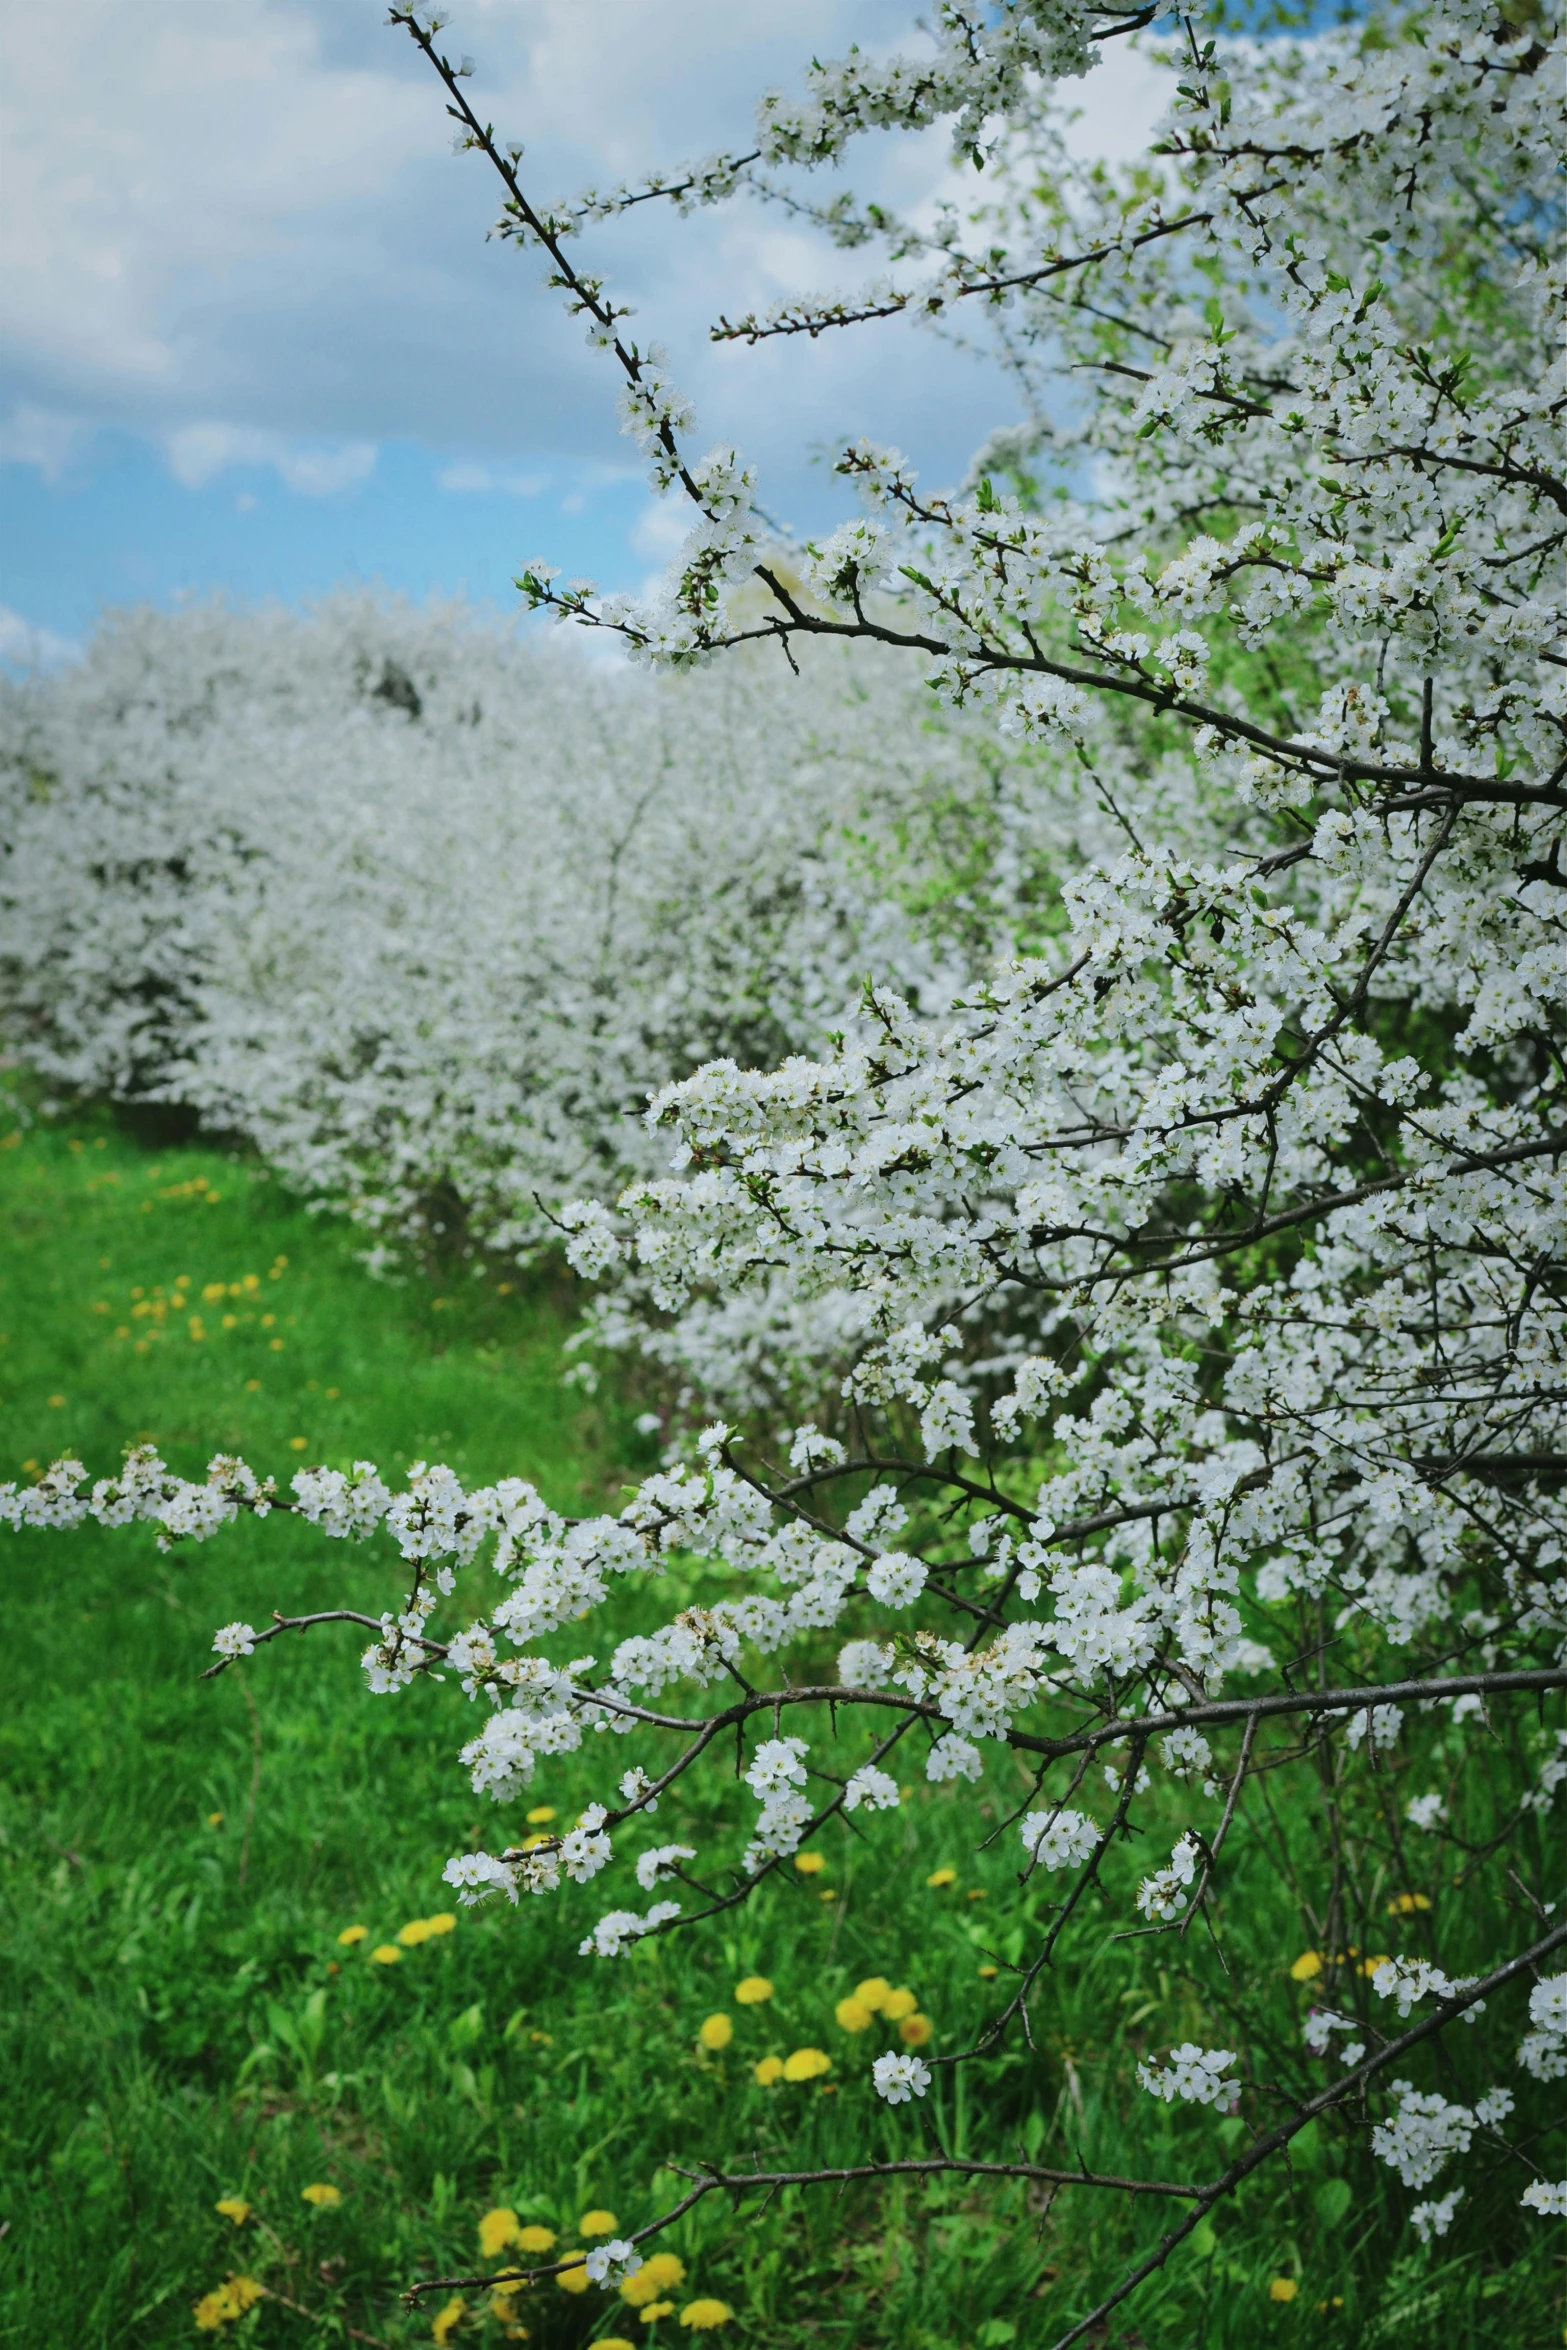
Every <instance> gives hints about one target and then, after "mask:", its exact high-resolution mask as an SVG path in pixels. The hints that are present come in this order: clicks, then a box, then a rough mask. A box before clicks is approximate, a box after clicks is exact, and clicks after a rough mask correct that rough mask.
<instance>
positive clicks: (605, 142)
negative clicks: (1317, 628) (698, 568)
mask: <svg viewBox="0 0 1567 2350" xmlns="http://www.w3.org/2000/svg"><path fill="white" fill-rule="evenodd" d="M910 14H912V11H906V10H904V9H902V8H899V7H896V6H894V5H893V4H892V0H856V4H855V5H850V4H849V0H796V5H794V6H793V7H791V9H790V10H788V11H781V10H779V9H777V8H776V7H768V6H764V5H762V4H761V0H659V5H658V6H656V7H654V6H652V5H650V4H649V0H593V5H592V6H591V7H586V6H583V5H582V4H581V0H464V4H463V5H461V6H460V8H459V9H458V11H457V14H456V16H455V19H454V21H453V23H452V24H451V26H450V27H449V29H448V31H447V33H446V34H445V35H444V36H443V40H444V43H445V45H447V46H449V47H451V48H453V49H454V50H456V49H463V50H467V51H469V52H471V53H472V55H473V57H474V59H475V62H476V67H477V71H476V75H475V79H474V81H473V82H472V83H471V84H470V85H469V87H470V89H471V90H472V91H473V92H474V93H475V94H476V97H477V101H478V103H479V105H480V107H481V111H483V112H484V113H485V114H486V115H487V116H489V117H491V118H492V119H493V120H494V121H495V123H496V126H497V128H498V129H500V130H502V131H503V132H504V133H505V134H506V135H507V136H515V137H519V138H521V139H522V140H523V141H524V142H525V143H526V146H527V150H528V152H527V156H526V160H525V164H524V174H525V178H526V179H527V181H528V183H529V185H530V187H531V189H532V190H533V191H535V192H536V193H537V194H538V195H540V196H542V197H554V196H559V195H565V194H569V193H571V192H573V191H574V190H575V189H577V188H579V187H580V186H582V185H583V184H585V183H587V182H590V181H598V182H600V183H604V182H609V181H613V180H615V179H618V178H620V177H624V176H635V175H636V174H638V173H640V172H641V171H644V170H646V169H649V168H651V167H653V166H655V165H658V164H667V163H669V162H671V161H674V160H678V159H680V158H681V157H683V156H688V155H692V154H703V153H706V152H709V151H711V150H712V149H713V148H715V147H717V146H720V145H728V144H731V143H738V142H740V141H742V140H743V139H744V137H745V134H746V130H747V127H748V124H749V120H750V112H751V103H752V100H753V99H754V97H755V95H756V94H757V92H758V91H759V90H761V89H763V88H765V87H768V86H769V85H772V84H776V83H780V82H781V83H784V84H786V85H787V84H789V83H796V82H797V81H798V77H799V73H800V71H801V69H802V68H803V66H804V65H805V64H806V63H807V62H808V61H809V59H810V57H811V55H812V54H813V53H814V54H816V55H826V54H834V53H838V52H840V51H841V50H842V49H843V48H844V47H846V46H847V45H848V43H849V42H850V41H851V40H855V39H858V40H859V41H860V42H861V43H862V45H866V46H872V45H876V44H878V43H880V42H883V41H890V40H892V39H893V38H895V37H896V36H897V35H898V34H899V32H900V31H902V30H903V29H904V28H906V26H907V23H908V20H909V16H910ZM780 27H782V28H783V29H782V30H780ZM1159 87H1160V84H1159V82H1158V80H1157V78H1156V77H1155V76H1154V75H1153V73H1152V72H1151V71H1150V69H1149V68H1147V67H1146V66H1143V65H1140V64H1139V63H1138V62H1137V60H1136V59H1135V58H1132V57H1130V56H1129V55H1128V54H1127V52H1126V45H1125V44H1116V45H1115V54H1114V55H1113V57H1112V60H1111V61H1110V62H1109V63H1107V65H1106V66H1104V67H1102V68H1100V69H1099V70H1098V71H1097V72H1096V73H1095V74H1093V75H1091V76H1090V77H1089V78H1088V80H1087V81H1086V82H1085V83H1084V84H1083V85H1082V103H1083V106H1084V121H1083V126H1082V130H1081V133H1080V136H1081V138H1082V141H1083V143H1084V144H1085V145H1088V146H1091V147H1093V148H1094V149H1095V150H1096V151H1104V152H1110V153H1113V154H1129V153H1132V152H1135V151H1138V150H1139V149H1140V147H1141V145H1142V144H1143V142H1144V141H1145V139H1146V135H1147V128H1148V124H1149V122H1150V120H1151V118H1152V114H1153V111H1154V108H1155V106H1156V103H1157V95H1158V90H1159ZM0 138H3V141H4V148H5V169H6V192H7V203H6V208H5V218H4V224H3V231H0V353H3V359H0V654H3V653H6V652H9V653H10V654H11V655H12V656H13V657H14V656H15V655H16V654H17V653H18V652H22V653H26V652H28V651H37V652H40V653H42V654H44V655H46V656H47V655H49V654H51V653H56V652H59V651H61V650H63V649H65V648H67V647H69V646H70V645H71V644H72V643H74V642H79V641H80V640H81V638H82V637H83V636H84V635H85V634H86V633H87V632H88V631H89V630H90V628H91V626H92V623H93V619H94V616H95V614H96V613H97V612H98V611H100V610H101V609H102V608H103V607H104V606H106V605H111V604H117V603H123V602H137V601H145V600H150V601H154V602H158V603H168V602H170V601H172V600H174V599H175V598H177V597H180V596H184V595H190V594H198V595H199V594H204V593H209V592H212V591H213V590H222V591H224V592H226V593H228V594H230V595H232V596H234V597H236V598H241V599H264V598H278V599H282V600H284V601H286V602H297V601H300V600H303V599H306V598H308V597H310V596H312V595H315V594H319V593H322V592H324V591H326V590H327V589H329V588H331V587H332V586H333V585H335V584H337V583H338V582H340V581H344V580H352V581H357V582H367V581H374V582H380V583H382V584H384V585H385V586H387V587H390V588H393V589H397V590H401V591H403V592H406V593H410V594H413V595H416V596H421V597H422V596H425V595H428V594H431V593H437V594H453V593H465V594H467V595H469V596H471V597H473V598H476V599H478V600H488V601H494V602H499V603H501V604H503V605H505V604H509V603H511V602H512V601H513V600H514V599H513V595H512V591H511V588H510V580H511V578H512V576H513V574H514V573H515V571H516V570H517V569H518V568H519V566H520V565H521V563H522V562H523V561H525V560H527V559H528V558H530V557H533V556H539V555H542V556H546V557H548V558H549V559H550V560H552V561H554V562H556V563H558V564H560V565H561V566H562V567H563V568H564V569H565V570H566V571H568V572H569V573H573V574H577V573H586V574H590V575H592V576H594V577H596V578H598V579H600V580H602V581H603V582H604V583H605V584H606V585H613V586H630V585H634V584H636V582H638V581H639V580H641V579H642V578H644V577H645V576H646V575H647V574H648V572H649V571H650V570H652V569H653V568H655V567H656V566H657V565H658V564H659V563H660V562H661V561H662V560H663V559H664V558H665V556H666V554H667V552H668V551H669V547H670V544H671V541H672V538H673V537H674V536H675V535H677V534H676V533H675V531H674V527H673V518H672V517H671V516H670V515H669V514H668V513H667V512H661V511H660V510H659V508H658V507H657V505H656V504H655V502H654V501H653V500H652V499H651V497H650V495H649V493H648V491H647V489H646V487H645V485H644V483H643V481H642V479H641V477H640V474H639V472H638V470H637V467H636V463H635V457H634V453H633V452H632V450H631V449H630V447H629V445H628V444H627V443H626V442H625V441H624V440H622V439H621V438H620V437H619V434H618V431H617V426H616V415H615V384H614V381H613V378H612V376H611V373H610V370H609V369H608V367H607V366H606V365H605V363H604V362H603V360H602V359H601V358H600V357H599V356H598V355H597V354H594V353H591V352H590V351H588V350H587V349H586V347H585V346H584V344H583V340H582V337H581V334H580V331H579V330H578V329H576V328H575V327H573V326H572V325H571V324H570V323H569V322H568V321H566V320H565V319H564V318H563V317H562V316H561V314H560V310H559V307H558V304H557V302H556V300H555V299H554V297H552V296H550V295H549V294H547V293H546V292H545V291H544V290H543V289H542V288H541V287H540V286H539V284H538V277H539V270H538V266H537V262H536V259H535V258H531V257H522V256H519V255H518V254H517V253H516V251H515V250H514V249H513V248H511V247H506V246H501V245H498V244H493V243H488V242H486V239H485V230H486V228H487V226H488V224H489V222H490V220H491V219H492V218H493V215H494V213H495V210H496V208H497V199H496V194H495V192H494V191H493V190H492V187H491V184H490V182H489V178H488V174H487V171H486V168H485V167H484V165H483V164H482V161H481V160H480V159H478V158H476V157H473V156H455V155H454V154H453V153H452V151H451V138H450V126H449V124H448V123H447V122H446V120H445V117H444V114H443V111H442V94H441V92H440V91H439V89H438V87H437V86H435V85H434V84H433V82H432V81H431V78H430V76H429V74H428V69H427V68H425V67H424V65H423V63H422V61H421V60H420V59H419V58H418V57H417V55H416V54H414V52H413V51H412V49H411V46H410V45H409V43H408V42H407V39H406V36H401V35H395V34H393V33H392V32H390V31H388V30H387V29H386V28H385V25H384V9H383V7H382V6H381V4H380V0H142V4H141V5H139V6H138V7H137V8H136V9H134V10H127V9H126V8H125V7H124V5H123V0H50V5H49V6H48V7H47V8H46V9H42V10H31V11H13V12H10V16H9V22H8V26H7V31H6V73H5V77H4V85H3V90H0ZM854 160H855V163H856V164H857V165H858V166H859V171H858V173H857V174H856V173H851V177H854V178H855V184H856V185H857V186H858V187H860V189H861V190H862V191H864V190H866V189H867V188H869V189H870V190H871V191H872V192H875V193H878V194H880V195H882V196H884V197H885V198H887V199H889V200H891V201H894V202H896V203H898V204H899V205H901V206H904V207H910V208H911V207H913V206H916V205H919V204H922V203H926V202H929V201H931V200H932V199H933V198H934V197H935V195H936V194H937V193H938V192H939V191H940V190H941V189H942V188H943V187H950V186H951V185H952V181H951V176H950V164H949V161H948V158H947V154H946V149H945V144H944V142H943V141H942V139H941V138H940V136H939V134H937V135H933V136H932V137H929V138H925V139H912V140H906V141H902V142H899V143H896V144H895V145H893V146H892V147H891V148H890V149H889V148H886V147H884V146H883V145H882V143H880V142H871V143H869V144H867V145H866V146H865V147H864V148H863V149H862V150H861V151H860V153H859V154H857V155H856V157H855V158H854ZM582 251H583V254H584V257H585V258H586V259H588V260H590V261H591V262H592V263H593V265H594V266H596V267H599V268H602V269H604V270H605V271H606V274H607V275H608V276H609V277H610V280H611V282H612V284H613V286H614V287H615V289H616V290H617V292H621V293H625V294H627V295H629V298H631V299H632V300H634V301H635V302H636V303H637V305H638V321H637V327H638V331H639V332H641V333H642V334H644V335H645V336H656V337H657V338H658V339H660V340H661V341H663V342H664V343H665V344H666V345H667V346H668V349H669V355H670V363H671V367H672V372H673V373H674V375H675V377H676V380H677V381H678V382H680V383H681V384H682V385H683V386H684V387H685V388H686V389H687V390H688V391H689V392H690V393H691V394H692V396H693V397H694V399H695V402H696V406H697V411H698V419H699V428H698V434H697V436H696V437H697V445H698V446H708V445H710V444H711V443H712V442H714V441H717V440H720V439H723V440H730V439H737V440H738V441H739V442H740V444H741V445H742V447H743V448H744V449H745V450H746V453H747V455H748V456H750V457H752V458H753V459H754V460H755V461H757V462H758V463H759V465H760V467H761V471H762V483H763V491H764V495H765V497H766V499H767V502H768V504H769V506H770V507H771V509H772V510H773V511H775V512H778V513H780V514H782V515H783V516H784V517H785V518H786V519H788V520H789V521H790V522H791V523H793V524H794V525H795V526H796V527H806V528H813V527H816V526H817V525H819V524H821V523H824V522H826V521H827V520H828V519H829V518H830V517H832V516H834V515H836V514H837V513H838V512H840V511H841V510H842V507H843V498H842V493H841V491H840V490H839V489H838V487H837V486H836V485H835V484H834V483H833V482H832V481H831V479H830V478H829V476H828V475H827V473H826V471H825V469H824V467H823V465H822V463H821V453H822V451H823V449H824V448H826V447H827V446H829V445H831V444H832V443H835V442H836V441H837V440H839V439H841V438H844V437H848V436H852V435H854V434H858V433H862V432H868V433H871V434H873V435H874V436H875V437H876V438H878V439H881V440H884V441H893V442H895V443H897V445H898V446H900V447H902V448H903V449H905V450H906V451H907V452H909V453H910V454H911V455H912V456H914V457H915V458H916V460H917V461H918V462H919V463H920V465H921V467H922V469H923V470H924V471H925V472H926V473H927V475H928V477H930V478H932V479H937V480H946V479H950V478H952V477H953V476H954V475H956V474H957V473H959V472H961V470H962V467H963V465H964V463H965V461H966V459H967V456H968V454H969V452H970V451H971V450H972V449H973V447H974V446H975V445H976V444H977V443H978V441H979V440H980V439H981V438H983V436H984V434H985V432H986V431H987V430H988V429H989V427H990V426H991V425H992V424H994V423H995V422H997V421H999V420H1000V414H999V413H998V410H999V411H1000V412H1001V413H1004V412H1005V408H1006V400H1005V394H1004V392H1003V391H1002V390H1001V389H1000V388H999V387H998V385H997V383H996V381H995V380H994V378H993V377H991V376H990V375H988V374H987V372H985V371H983V370H982V369H981V368H980V367H979V366H978V365H977V364H976V363H975V362H974V361H972V360H970V359H968V358H966V357H964V356H963V355H962V354H960V353H957V352H954V351H951V350H949V349H947V348H945V347H944V346H943V345H941V344H939V343H937V342H935V341H933V340H931V339H930V338H928V337H923V336H920V335H919V334H918V333H917V331H916V330H913V329H910V328H908V327H905V326H901V325H898V324H895V323H894V324H889V325H886V326H883V327H879V328H875V329H871V330H860V331H858V332H857V333H856V334H854V335H851V336H839V337H828V338H824V339H823V341H821V342H820V343H817V344H809V343H803V342H792V343H789V344H787V345H783V346H778V345H773V346H766V347H763V348H762V349H761V350H758V351H754V352H747V351H745V350H743V349H736V348H721V349H715V348H714V347H713V346H711V345H710V344H709V343H708V342H707V340H706V335H705V328H706V325H707V322H708V321H709V320H710V319H711V318H712V317H713V316H715V315H716V314H717V312H718V311H719V310H720V309H729V310H731V311H732V310H734V309H736V308H739V307H747V306H751V305H753V304H761V303H765V302H768V301H771V300H773V299H775V298H776V297H777V296H779V295H781V294H786V293H790V292H794V291H797V290H800V289H802V288H804V287H806V286H827V287H852V286H854V285H856V284H858V283H859V282H861V280H862V278H863V276H864V275H865V274H866V270H865V264H864V257H863V256H860V255H855V254H848V255H844V254H839V253H836V252H834V251H833V250H832V249H831V248H829V247H827V246H826V245H825V244H824V243H822V242H820V241H819V240H814V239H813V238H812V237H811V236H810V235H809V234H802V233H801V232H799V231H798V230H796V229H795V228H794V227H793V226H792V225H791V224H790V222H789V221H788V220H787V219H784V218H782V217H781V216H779V215H776V214H773V213H768V212H764V211H761V210H759V209H757V208H755V207H753V206H748V205H740V206H736V207H732V208H730V209H729V210H727V211H726V212H724V213H723V214H720V215H706V216H703V217H701V218H700V219H697V220H695V221H690V222H683V223H682V222H677V221H674V220H672V219H671V218H670V217H669V216H668V214H667V212H666V213H665V214H664V215H663V217H661V218H655V217H654V208H651V207H650V208H648V210H647V212H645V213H644V214H642V215H640V216H638V217H637V218H636V219H635V220H633V221H631V222H627V223H624V224H621V223H617V224H612V225H609V226H601V227H600V228H598V229H596V230H594V231H593V232H592V233H591V235H590V236H589V237H587V238H585V239H584V240H583V243H582Z"/></svg>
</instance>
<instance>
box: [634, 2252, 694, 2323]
mask: <svg viewBox="0 0 1567 2350" xmlns="http://www.w3.org/2000/svg"><path fill="white" fill-rule="evenodd" d="M685 2281H686V2264H685V2262H684V2261H683V2260H682V2259H681V2257H680V2255H679V2253H678V2252H654V2253H651V2254H650V2255H649V2257H648V2258H647V2259H646V2260H644V2261H643V2263H642V2266H641V2267H640V2268H639V2269H638V2270H637V2273H636V2275H635V2276H632V2277H622V2278H621V2280H620V2298H621V2299H622V2301H624V2302H626V2303H627V2305H628V2306H629V2307H630V2308H632V2309H642V2310H645V2309H646V2308H647V2305H648V2303H649V2302H650V2301H657V2300H659V2299H660V2298H661V2296H662V2295H663V2294H665V2293H666V2292H667V2291H668V2290H669V2288H670V2287H671V2286H672V2285H683V2284H684V2283H685Z"/></svg>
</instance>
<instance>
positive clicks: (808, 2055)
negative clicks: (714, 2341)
mask: <svg viewBox="0 0 1567 2350" xmlns="http://www.w3.org/2000/svg"><path fill="white" fill-rule="evenodd" d="M831 2071H832V2058H831V2057H830V2056H829V2055H828V2054H827V2053H826V2051H825V2050H824V2049H821V2048H797V2049H796V2050H795V2052H794V2054H793V2055H792V2056H786V2057H785V2058H784V2063H783V2077H784V2079H785V2080H786V2081H818V2080H820V2079H821V2076H822V2074H823V2073H830V2072H831ZM680 2322H681V2324H682V2325H684V2323H685V2319H684V2318H682V2319H681V2321H680Z"/></svg>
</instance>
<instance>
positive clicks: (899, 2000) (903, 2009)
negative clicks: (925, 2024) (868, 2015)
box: [881, 1991, 919, 2024]
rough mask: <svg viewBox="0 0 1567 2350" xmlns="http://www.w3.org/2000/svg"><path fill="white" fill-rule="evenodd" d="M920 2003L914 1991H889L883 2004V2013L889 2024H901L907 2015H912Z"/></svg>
mask: <svg viewBox="0 0 1567 2350" xmlns="http://www.w3.org/2000/svg"><path fill="white" fill-rule="evenodd" d="M918 2005H919V2001H918V2000H917V1999H916V1998H915V1996H914V1994H913V1992H912V1991H889V1992H888V1994H887V1996H886V1998H885V1999H884V2000H883V2001H882V2003H881V2012H882V2014H883V2015H884V2016H885V2017H886V2019H887V2021H888V2023H889V2024H901V2023H902V2021H903V2019H904V2017H905V2016H906V2015H912V2014H913V2013H914V2010H915V2009H916V2008H917V2007H918Z"/></svg>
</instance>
